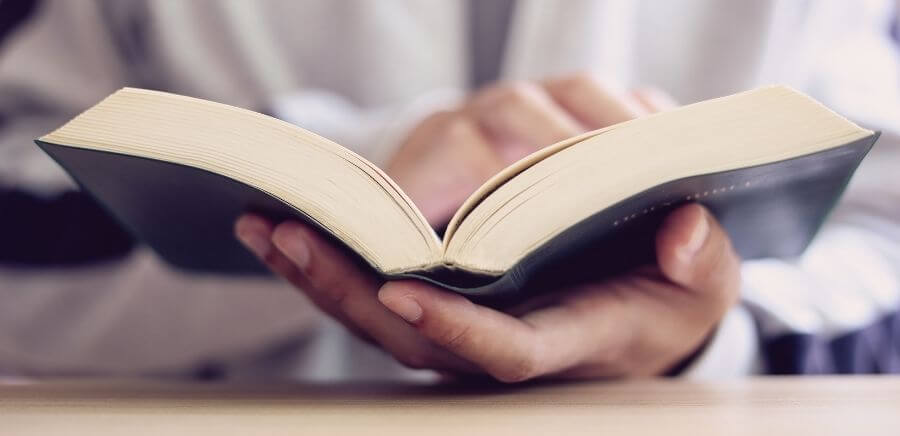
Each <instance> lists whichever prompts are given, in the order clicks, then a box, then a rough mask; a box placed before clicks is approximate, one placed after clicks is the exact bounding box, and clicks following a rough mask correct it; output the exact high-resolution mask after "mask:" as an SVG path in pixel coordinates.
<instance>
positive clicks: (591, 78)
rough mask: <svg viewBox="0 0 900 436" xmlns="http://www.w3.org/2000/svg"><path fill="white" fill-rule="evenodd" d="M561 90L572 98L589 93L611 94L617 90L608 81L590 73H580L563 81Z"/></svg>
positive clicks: (560, 86)
mask: <svg viewBox="0 0 900 436" xmlns="http://www.w3.org/2000/svg"><path fill="white" fill-rule="evenodd" d="M559 88H560V89H561V90H562V92H563V93H565V94H567V95H570V96H574V95H577V94H581V93H584V92H588V91H593V92H599V93H601V94H611V93H612V92H613V90H614V89H615V87H614V86H613V85H612V84H611V83H610V82H609V81H608V80H606V79H603V78H601V77H600V76H598V75H597V74H594V73H591V72H588V71H582V72H578V73H575V74H573V75H571V76H569V77H566V78H564V79H562V80H561V81H560V84H559Z"/></svg>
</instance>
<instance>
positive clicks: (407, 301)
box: [381, 297, 422, 323]
mask: <svg viewBox="0 0 900 436" xmlns="http://www.w3.org/2000/svg"><path fill="white" fill-rule="evenodd" d="M381 303H382V304H384V305H385V306H387V308H388V309H390V310H391V312H394V313H396V314H397V315H399V316H400V318H403V319H405V320H406V322H409V323H415V322H417V321H419V320H420V319H422V306H419V303H417V302H416V300H413V299H412V297H400V298H390V299H386V300H382V301H381Z"/></svg>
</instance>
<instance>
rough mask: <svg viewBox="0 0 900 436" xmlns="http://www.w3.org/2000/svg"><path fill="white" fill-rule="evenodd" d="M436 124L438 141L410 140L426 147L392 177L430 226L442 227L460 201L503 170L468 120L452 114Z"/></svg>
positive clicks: (477, 129) (496, 153) (498, 158)
mask: <svg viewBox="0 0 900 436" xmlns="http://www.w3.org/2000/svg"><path fill="white" fill-rule="evenodd" d="M440 122H441V127H442V128H441V130H440V137H439V138H437V139H434V138H433V137H432V138H428V139H423V138H413V139H415V140H417V141H422V142H423V143H426V144H427V145H426V146H425V147H422V148H423V149H422V150H421V152H419V153H416V154H415V155H414V156H410V157H409V159H408V160H407V161H406V162H402V163H401V164H402V167H403V168H404V171H402V172H401V174H397V173H396V172H395V173H394V175H400V176H401V177H400V178H399V179H398V180H397V182H398V183H400V184H401V186H403V187H404V190H405V191H406V193H407V194H408V195H410V197H411V198H412V199H413V201H414V202H415V203H416V206H418V208H419V210H420V211H422V214H423V215H424V216H425V218H426V219H427V220H428V222H429V223H431V224H432V225H441V224H446V222H447V221H448V220H449V219H450V216H451V215H453V213H454V212H456V209H457V208H459V205H460V204H462V202H463V200H465V199H466V198H467V197H468V196H469V195H470V194H471V193H472V192H474V191H475V190H476V189H477V188H478V187H479V186H481V184H482V183H484V182H485V181H486V180H487V179H488V178H489V177H491V176H493V175H494V174H496V173H497V172H499V171H500V170H501V169H503V168H504V167H505V166H506V163H505V162H504V161H503V160H502V159H503V158H502V157H501V156H500V155H499V153H498V151H499V150H496V149H495V147H493V146H492V145H491V143H490V141H489V140H488V138H486V137H485V134H484V132H483V131H482V129H481V128H480V127H478V125H477V124H476V122H475V121H474V120H472V119H471V118H470V117H467V116H463V115H461V114H457V113H454V114H448V115H446V116H444V117H442V118H441V120H440ZM428 141H436V142H428Z"/></svg>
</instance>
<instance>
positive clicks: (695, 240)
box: [678, 214, 709, 261]
mask: <svg viewBox="0 0 900 436" xmlns="http://www.w3.org/2000/svg"><path fill="white" fill-rule="evenodd" d="M708 236H709V221H708V219H707V218H706V214H703V215H702V216H701V217H700V220H699V221H698V222H697V224H694V229H693V230H692V231H691V237H690V238H688V240H687V242H685V243H684V245H682V246H681V247H680V248H679V249H678V256H679V257H681V259H682V260H683V261H690V260H692V259H693V258H694V256H696V255H697V252H698V251H700V248H702V247H703V244H704V243H705V242H706V238H707V237H708Z"/></svg>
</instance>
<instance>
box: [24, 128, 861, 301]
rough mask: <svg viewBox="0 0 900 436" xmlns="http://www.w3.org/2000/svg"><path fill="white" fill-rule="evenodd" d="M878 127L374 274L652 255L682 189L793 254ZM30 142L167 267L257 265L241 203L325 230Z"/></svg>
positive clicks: (468, 285)
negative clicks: (448, 260)
mask: <svg viewBox="0 0 900 436" xmlns="http://www.w3.org/2000/svg"><path fill="white" fill-rule="evenodd" d="M877 138H878V134H877V133H876V134H873V135H871V136H869V137H866V138H863V139H860V140H857V141H854V142H852V143H849V144H846V145H844V146H840V147H836V148H832V149H829V150H825V151H821V152H818V153H814V154H810V155H806V156H800V157H796V158H792V159H788V160H783V161H779V162H774V163H769V164H764V165H758V166H753V167H747V168H741V169H736V170H731V171H724V172H718V173H711V174H704V175H699V176H694V177H688V178H684V179H680V180H675V181H671V182H668V183H664V184H661V185H658V186H656V187H654V188H652V189H649V190H646V191H644V192H641V193H638V194H636V195H633V196H631V197H630V198H627V199H625V200H623V201H621V202H619V203H617V204H615V205H613V206H611V207H609V208H607V209H605V210H603V211H601V212H599V213H597V214H595V215H593V216H591V217H590V218H588V219H585V220H583V221H581V222H579V223H578V224H576V225H575V226H573V227H571V228H569V229H568V230H566V231H564V232H563V233H561V234H559V235H558V236H557V237H555V238H554V239H552V240H550V241H548V242H546V243H545V244H544V245H542V246H541V247H539V248H538V249H537V250H536V251H534V252H533V253H531V254H530V255H529V256H527V257H526V258H525V259H523V260H522V261H521V262H519V263H518V264H517V265H516V266H515V267H514V268H512V269H511V270H509V271H507V272H506V273H505V274H503V275H501V276H499V277H495V276H482V275H477V274H472V273H468V272H465V271H459V270H449V269H437V270H431V271H421V272H417V273H407V274H402V275H400V276H389V277H385V278H400V277H414V278H419V279H423V280H427V281H429V282H432V283H434V284H436V285H439V286H441V287H444V288H446V289H450V290H453V291H456V292H459V293H461V294H463V295H466V296H469V297H471V298H473V299H474V300H477V301H480V302H483V303H486V304H492V305H503V304H507V303H509V302H511V301H517V300H519V299H521V298H523V297H524V296H525V295H527V294H530V293H533V292H540V291H544V290H547V289H554V288H558V287H559V286H563V285H566V284H570V283H573V282H577V281H582V280H588V279H597V278H602V277H604V276H609V275H611V274H615V273H617V272H622V271H624V270H627V269H630V268H634V267H636V266H638V265H641V264H645V263H649V262H653V261H654V249H653V246H654V245H653V240H654V236H655V232H656V229H657V227H658V226H659V224H660V223H661V221H662V219H663V218H664V217H665V215H666V213H667V212H668V211H671V210H672V209H673V208H675V207H677V206H679V205H682V204H684V203H686V202H692V201H696V202H699V203H702V204H703V205H705V206H706V207H707V208H709V210H710V211H711V212H712V214H713V215H715V216H716V218H717V219H718V220H719V221H720V222H721V223H722V225H723V226H724V227H725V229H726V230H727V232H728V233H729V235H730V237H731V239H732V242H733V244H734V246H735V248H736V250H737V251H738V253H739V254H740V255H741V256H742V257H743V258H745V259H751V258H760V257H791V256H796V255H798V254H800V253H802V251H803V250H804V249H805V248H806V246H807V245H808V244H809V242H810V240H811V239H812V238H813V236H814V235H815V233H816V232H817V231H818V229H819V227H820V225H821V224H822V222H823V221H824V220H825V218H826V216H827V215H828V213H829V211H830V210H831V209H832V207H833V206H834V204H835V203H836V202H837V200H838V199H839V198H840V195H841V193H842V192H843V190H844V188H845V186H846V185H847V183H848V182H849V180H850V177H851V176H852V174H853V172H854V171H855V170H856V168H857V166H858V165H859V163H860V161H861V160H862V158H863V157H864V156H865V155H866V153H868V151H869V150H870V148H871V147H872V145H873V144H874V143H875V141H876V139H877ZM36 142H37V144H38V146H40V147H41V148H42V149H43V150H44V151H45V152H46V153H47V154H49V155H50V156H51V157H52V158H53V159H54V160H56V161H57V162H58V163H59V164H60V165H61V166H62V167H63V168H65V169H66V171H68V172H69V174H70V175H72V177H73V178H74V179H75V180H76V181H77V182H78V183H79V184H80V185H81V187H82V188H83V189H84V190H86V191H88V192H89V193H91V194H92V195H93V196H94V197H96V198H97V199H98V200H99V201H100V203H102V204H104V205H105V206H106V208H108V209H109V211H110V212H111V213H112V215H114V216H115V217H116V218H117V219H118V220H119V221H121V222H122V224H123V225H124V226H125V227H126V228H128V229H129V230H131V231H132V232H133V233H134V235H135V236H136V237H137V238H138V239H140V240H142V241H144V242H145V243H147V244H148V245H149V246H151V247H152V248H153V249H154V250H156V252H157V253H159V255H160V256H161V257H162V258H163V259H165V260H166V261H168V262H169V263H171V264H172V265H174V266H176V267H180V268H184V269H189V270H194V271H205V272H211V273H219V274H258V273H265V272H266V269H265V267H264V266H263V265H262V264H261V263H260V262H259V261H258V260H257V259H256V258H255V257H253V255H251V254H250V253H249V252H248V251H247V250H246V249H245V248H244V247H243V246H242V245H240V243H239V242H238V241H237V240H236V239H235V237H234V236H233V226H234V222H235V220H236V219H237V217H238V216H239V215H240V214H242V213H244V212H246V211H253V212H256V213H260V214H262V215H264V216H267V217H269V218H271V219H272V220H274V221H281V220H285V219H291V218H293V219H301V220H304V221H306V222H309V223H311V224H313V225H315V226H316V227H318V228H319V229H320V230H322V231H323V232H325V233H327V231H325V230H324V228H323V227H322V226H321V225H320V224H319V223H316V222H314V221H312V220H311V219H310V218H309V217H308V216H306V215H305V214H303V212H302V211H299V210H297V209H295V208H294V207H292V206H290V205H289V204H287V203H286V202H284V201H282V200H280V199H277V198H275V197H272V196H270V195H269V194H267V193H265V192H262V191H260V190H258V189H256V188H254V187H251V186H248V185H246V184H243V183H240V182H237V181H235V180H232V179H230V178H227V177H224V176H221V175H218V174H215V173H212V172H208V171H205V170H201V169H197V168H194V167H189V166H185V165H180V164H175V163H169V162H164V161H159V160H153V159H147V158H142V157H134V156H128V155H123V154H117V153H110V152H103V151H95V150H87V149H81V148H75V147H68V146H63V145H56V144H50V143H47V142H43V141H40V140H38V141H36ZM333 239H334V240H335V241H337V239H336V238H333ZM345 248H346V247H345ZM347 251H348V252H350V250H349V248H348V249H347ZM354 255H355V253H354ZM357 259H359V261H360V262H363V260H362V259H361V258H360V257H359V256H357ZM363 263H364V262H363Z"/></svg>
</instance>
